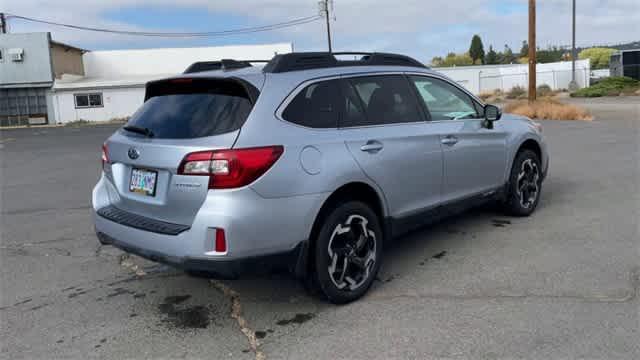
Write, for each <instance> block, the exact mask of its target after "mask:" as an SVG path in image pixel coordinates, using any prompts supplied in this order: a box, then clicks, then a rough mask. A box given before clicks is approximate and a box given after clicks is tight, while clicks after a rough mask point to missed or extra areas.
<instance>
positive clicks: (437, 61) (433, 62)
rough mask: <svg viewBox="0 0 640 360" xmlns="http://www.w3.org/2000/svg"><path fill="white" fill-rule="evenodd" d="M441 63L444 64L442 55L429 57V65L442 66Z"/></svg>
mask: <svg viewBox="0 0 640 360" xmlns="http://www.w3.org/2000/svg"><path fill="white" fill-rule="evenodd" d="M442 64H444V59H443V58H442V56H434V57H433V59H431V66H435V67H438V66H442Z"/></svg>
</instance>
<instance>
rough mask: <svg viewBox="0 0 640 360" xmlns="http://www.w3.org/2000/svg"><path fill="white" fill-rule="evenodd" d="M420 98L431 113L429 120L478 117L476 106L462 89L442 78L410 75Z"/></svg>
mask: <svg viewBox="0 0 640 360" xmlns="http://www.w3.org/2000/svg"><path fill="white" fill-rule="evenodd" d="M410 79H411V81H412V82H413V84H414V85H415V87H416V90H417V91H418V94H419V95H420V98H421V99H422V100H423V101H424V105H425V106H426V108H427V109H428V111H429V113H430V114H431V120H458V119H475V118H479V117H480V114H479V112H478V107H477V106H476V104H475V102H474V101H473V100H472V99H471V97H469V95H467V94H466V93H465V92H464V91H462V90H460V89H459V88H457V87H456V86H453V85H451V84H449V83H447V82H446V81H444V80H440V79H436V78H431V77H425V76H411V77H410Z"/></svg>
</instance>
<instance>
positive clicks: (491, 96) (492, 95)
mask: <svg viewBox="0 0 640 360" xmlns="http://www.w3.org/2000/svg"><path fill="white" fill-rule="evenodd" d="M478 97H479V98H480V99H482V101H484V102H485V103H487V104H492V103H497V102H503V101H504V93H503V92H502V90H500V89H496V90H493V91H483V92H481V93H480V94H478Z"/></svg>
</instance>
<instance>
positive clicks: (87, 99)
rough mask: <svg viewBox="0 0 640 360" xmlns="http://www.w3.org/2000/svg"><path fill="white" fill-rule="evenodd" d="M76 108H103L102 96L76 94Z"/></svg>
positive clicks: (98, 94)
mask: <svg viewBox="0 0 640 360" xmlns="http://www.w3.org/2000/svg"><path fill="white" fill-rule="evenodd" d="M74 98H75V102H76V108H91V107H102V106H103V105H102V94H101V93H95V94H74Z"/></svg>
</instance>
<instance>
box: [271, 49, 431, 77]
mask: <svg viewBox="0 0 640 360" xmlns="http://www.w3.org/2000/svg"><path fill="white" fill-rule="evenodd" d="M335 55H362V57H361V58H360V59H359V60H338V59H337V58H336V57H335ZM340 66H410V67H419V68H423V69H427V66H425V65H424V64H423V63H421V62H419V61H418V60H416V59H414V58H411V57H409V56H406V55H401V54H391V53H378V52H373V53H342V52H341V53H330V52H297V53H288V54H279V55H276V56H274V57H273V59H271V61H269V63H268V64H267V65H265V67H264V68H263V69H262V71H263V72H268V73H282V72H288V71H296V70H310V69H322V68H332V67H340Z"/></svg>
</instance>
